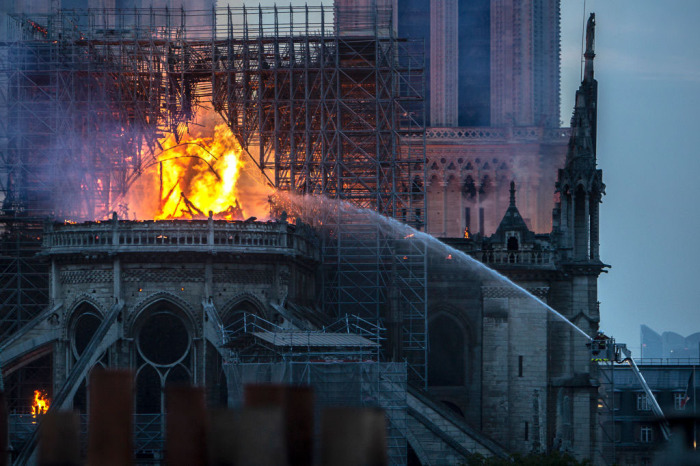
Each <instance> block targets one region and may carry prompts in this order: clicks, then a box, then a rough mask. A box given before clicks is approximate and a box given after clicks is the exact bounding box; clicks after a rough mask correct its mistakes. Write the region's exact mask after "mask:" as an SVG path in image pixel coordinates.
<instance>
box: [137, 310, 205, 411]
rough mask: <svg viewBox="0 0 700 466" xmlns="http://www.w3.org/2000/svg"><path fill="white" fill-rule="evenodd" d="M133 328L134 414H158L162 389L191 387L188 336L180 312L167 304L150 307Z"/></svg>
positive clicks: (190, 351) (189, 333)
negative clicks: (135, 368) (174, 386)
mask: <svg viewBox="0 0 700 466" xmlns="http://www.w3.org/2000/svg"><path fill="white" fill-rule="evenodd" d="M135 328H136V331H135V340H136V345H135V346H136V348H135V350H136V359H137V363H138V369H137V376H136V411H137V412H138V413H139V414H158V413H162V412H163V409H164V401H165V400H164V393H163V388H164V386H165V385H170V384H191V383H192V373H191V367H192V332H191V329H190V326H189V325H188V323H187V322H186V321H185V319H183V317H182V314H181V311H180V310H179V309H177V308H176V307H175V306H173V305H172V304H170V303H167V302H161V303H158V304H155V305H153V306H152V307H151V308H150V309H149V310H147V311H146V312H145V313H144V316H143V317H142V318H141V319H140V320H139V322H138V323H137V325H136V327H135Z"/></svg>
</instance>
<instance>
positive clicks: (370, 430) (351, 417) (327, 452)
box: [321, 408, 388, 466]
mask: <svg viewBox="0 0 700 466" xmlns="http://www.w3.org/2000/svg"><path fill="white" fill-rule="evenodd" d="M385 423H386V420H385V417H384V410H382V409H379V408H325V409H324V410H323V413H322V414H321V464H322V465H329V466H330V465H333V466H385V465H386V464H387V462H388V460H387V451H386V448H387V447H386V426H385Z"/></svg>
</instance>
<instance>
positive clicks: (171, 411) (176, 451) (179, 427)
mask: <svg viewBox="0 0 700 466" xmlns="http://www.w3.org/2000/svg"><path fill="white" fill-rule="evenodd" d="M165 406H166V408H165V412H166V414H165V415H166V430H165V464H166V465H169V466H197V465H205V464H206V462H207V457H206V456H207V425H206V423H207V414H206V403H205V399H204V389H203V388H202V387H169V388H167V389H166V393H165Z"/></svg>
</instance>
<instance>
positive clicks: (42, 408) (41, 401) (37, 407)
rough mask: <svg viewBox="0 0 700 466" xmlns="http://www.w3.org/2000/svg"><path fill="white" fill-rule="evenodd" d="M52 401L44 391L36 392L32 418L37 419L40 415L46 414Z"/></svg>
mask: <svg viewBox="0 0 700 466" xmlns="http://www.w3.org/2000/svg"><path fill="white" fill-rule="evenodd" d="M50 405H51V400H49V396H48V395H47V394H46V392H45V391H43V390H34V402H33V403H32V417H37V415H39V414H46V411H48V409H49V406H50Z"/></svg>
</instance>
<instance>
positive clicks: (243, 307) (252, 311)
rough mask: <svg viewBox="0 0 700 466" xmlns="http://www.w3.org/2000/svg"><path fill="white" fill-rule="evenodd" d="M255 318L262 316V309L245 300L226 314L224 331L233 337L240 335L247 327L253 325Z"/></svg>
mask: <svg viewBox="0 0 700 466" xmlns="http://www.w3.org/2000/svg"><path fill="white" fill-rule="evenodd" d="M255 316H261V311H260V309H258V306H256V305H255V304H253V303H252V302H251V301H249V300H247V299H244V300H242V301H240V302H238V303H237V304H236V305H235V306H234V307H233V309H232V310H231V311H230V312H228V313H227V314H226V318H225V319H224V330H225V331H226V332H227V333H230V334H231V335H234V334H239V333H240V332H242V331H244V329H245V327H246V326H248V325H250V324H252V323H253V320H254V319H255Z"/></svg>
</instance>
